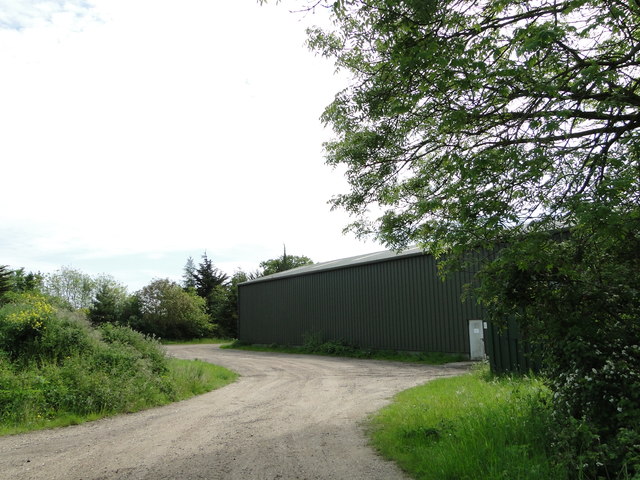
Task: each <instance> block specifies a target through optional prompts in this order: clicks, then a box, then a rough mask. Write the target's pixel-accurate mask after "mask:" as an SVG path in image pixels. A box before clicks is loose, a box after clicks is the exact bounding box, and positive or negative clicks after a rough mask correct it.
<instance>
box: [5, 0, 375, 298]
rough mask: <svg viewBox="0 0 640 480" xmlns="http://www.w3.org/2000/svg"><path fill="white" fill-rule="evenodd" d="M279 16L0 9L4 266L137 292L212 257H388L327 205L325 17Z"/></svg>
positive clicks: (167, 5)
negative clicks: (348, 229) (317, 33)
mask: <svg viewBox="0 0 640 480" xmlns="http://www.w3.org/2000/svg"><path fill="white" fill-rule="evenodd" d="M273 3H274V2H272V4H269V5H266V6H262V7H261V6H259V5H258V3H257V0H232V1H225V2H219V1H213V0H181V1H180V2H176V1H168V0H91V1H88V0H87V1H84V0H0V66H1V69H2V70H1V72H2V74H1V75H0V182H1V183H0V184H1V188H0V191H1V192H2V207H0V264H8V265H10V266H11V267H12V268H19V267H24V268H26V269H27V270H31V271H42V272H45V273H46V272H51V271H54V270H57V269H58V268H60V267H61V266H63V265H64V266H71V267H74V268H78V269H80V270H82V271H84V272H86V273H89V274H92V275H97V274H101V273H106V274H110V275H113V276H114V277H115V278H116V280H118V281H120V282H122V283H124V284H125V285H128V286H129V289H130V290H131V291H134V290H137V289H139V288H141V287H142V286H144V285H146V284H147V283H149V282H150V281H151V280H152V279H153V278H164V277H169V278H172V279H176V280H179V279H180V277H181V275H182V269H183V267H184V264H185V262H186V260H187V257H189V256H192V257H193V258H194V259H195V260H196V262H198V261H199V260H200V256H201V254H202V252H203V251H205V250H206V251H207V254H208V255H209V257H210V258H211V259H212V260H213V262H214V263H215V265H216V266H217V267H218V268H220V269H222V270H223V271H225V272H227V273H228V274H232V273H233V271H234V270H235V269H237V268H243V269H245V270H253V269H255V268H257V266H258V264H259V262H260V261H262V260H266V259H269V258H275V257H277V256H279V255H281V253H282V245H283V243H286V246H287V252H288V253H289V254H293V255H307V256H309V257H311V258H312V259H313V260H314V261H327V260H333V259H337V258H343V257H348V256H351V255H357V254H361V253H367V252H372V251H377V250H380V249H381V247H380V246H379V245H376V244H374V243H363V242H361V241H358V240H356V239H355V238H353V237H351V236H343V235H342V233H341V231H342V228H343V227H344V226H345V225H346V224H347V223H348V217H347V216H346V215H345V214H344V213H342V212H330V207H329V205H328V204H327V201H328V200H329V199H330V198H331V197H332V196H333V195H335V194H337V193H340V192H344V191H346V189H347V186H346V182H345V181H344V179H343V178H342V174H341V173H340V172H338V171H334V170H332V169H331V168H329V167H328V166H326V165H325V164H324V158H323V153H322V146H321V144H322V142H323V141H325V140H328V139H329V138H330V137H331V132H330V130H328V129H326V130H325V129H323V127H322V124H321V123H320V121H319V119H318V118H319V116H320V114H321V113H322V110H323V108H324V107H325V106H326V105H327V104H328V103H330V102H331V100H332V99H333V96H334V94H335V93H336V92H338V91H339V90H340V89H341V88H342V87H344V86H345V85H346V81H345V80H344V77H343V78H342V79H341V78H340V77H339V76H336V75H334V67H333V65H332V64H331V63H330V62H329V61H328V60H325V59H322V58H320V57H318V56H316V55H314V54H313V53H312V52H310V51H309V50H308V49H307V48H306V47H305V46H304V42H305V39H306V36H305V32H304V30H305V27H306V26H307V25H310V24H313V23H322V21H323V17H322V13H321V12H318V13H316V14H315V15H307V16H306V17H305V16H303V15H300V14H292V13H289V10H290V9H291V8H295V7H296V6H299V5H300V4H301V3H300V2H295V1H294V2H288V3H287V2H284V4H282V3H281V4H280V5H274V4H273Z"/></svg>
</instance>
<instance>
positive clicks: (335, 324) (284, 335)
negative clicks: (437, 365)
mask: <svg viewBox="0 0 640 480" xmlns="http://www.w3.org/2000/svg"><path fill="white" fill-rule="evenodd" d="M471 276H472V274H471V273H469V272H461V273H458V274H455V275H452V276H451V278H449V279H448V280H447V281H445V282H443V281H442V280H441V279H440V278H439V277H438V274H437V270H436V262H435V260H434V258H433V257H432V256H431V255H427V254H425V253H423V252H422V250H420V249H418V248H413V249H409V250H405V251H403V252H401V253H395V252H392V251H383V252H378V253H372V254H368V255H359V256H356V257H351V258H346V259H342V260H335V261H332V262H325V263H319V264H315V265H309V266H305V267H299V268H296V269H293V270H288V271H286V272H281V273H277V274H274V275H269V276H266V277H261V278H258V279H255V280H251V281H249V282H245V283H242V284H240V286H239V300H238V305H239V324H238V331H239V333H238V338H239V340H241V341H244V342H248V343H253V344H272V343H276V344H281V345H302V343H303V339H304V337H305V335H309V334H314V335H320V336H321V337H323V339H324V340H343V341H346V342H349V343H352V344H355V345H358V346H360V347H363V348H374V349H389V350H400V351H416V352H425V351H427V352H445V353H454V354H463V355H466V356H468V357H470V358H480V357H481V356H483V355H484V345H483V341H482V337H483V330H484V329H483V322H482V310H481V308H480V307H479V306H478V305H477V304H476V303H475V302H474V301H471V300H468V301H466V302H462V300H461V295H462V289H463V285H464V284H465V283H468V282H470V281H471Z"/></svg>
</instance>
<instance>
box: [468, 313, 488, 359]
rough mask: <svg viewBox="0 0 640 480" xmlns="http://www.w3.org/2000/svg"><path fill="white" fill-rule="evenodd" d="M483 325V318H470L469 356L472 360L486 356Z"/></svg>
mask: <svg viewBox="0 0 640 480" xmlns="http://www.w3.org/2000/svg"><path fill="white" fill-rule="evenodd" d="M483 327H484V325H483V322H482V320H469V356H470V358H471V360H482V359H483V358H484V357H485V351H484V328H483Z"/></svg>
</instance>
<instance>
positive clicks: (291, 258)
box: [260, 247, 313, 276]
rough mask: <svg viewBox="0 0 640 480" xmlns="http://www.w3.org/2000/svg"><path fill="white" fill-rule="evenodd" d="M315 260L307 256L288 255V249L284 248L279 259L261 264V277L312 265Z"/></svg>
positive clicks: (272, 259)
mask: <svg viewBox="0 0 640 480" xmlns="http://www.w3.org/2000/svg"><path fill="white" fill-rule="evenodd" d="M312 263H313V260H311V259H310V258H309V257H307V256H305V255H287V247H284V249H283V252H282V255H281V256H279V257H278V258H271V259H269V260H265V261H263V262H260V268H261V269H262V271H261V272H260V276H265V275H272V274H274V273H278V272H284V271H286V270H291V269H292V268H297V267H303V266H304V265H311V264H312Z"/></svg>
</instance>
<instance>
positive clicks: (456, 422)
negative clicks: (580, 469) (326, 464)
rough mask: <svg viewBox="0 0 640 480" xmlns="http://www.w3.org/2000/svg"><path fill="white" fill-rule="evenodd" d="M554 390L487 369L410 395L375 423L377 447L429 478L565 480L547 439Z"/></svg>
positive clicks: (373, 431)
mask: <svg viewBox="0 0 640 480" xmlns="http://www.w3.org/2000/svg"><path fill="white" fill-rule="evenodd" d="M548 397H549V391H548V390H547V389H546V388H545V386H544V385H543V384H542V382H541V381H539V380H537V379H533V378H517V379H515V378H500V379H495V378H491V377H490V376H488V375H487V374H486V370H485V371H477V372H475V373H474V374H472V375H464V376H461V377H454V378H447V379H438V380H433V381H431V382H429V383H427V384H425V385H422V386H419V387H415V388H412V389H409V390H406V391H404V392H402V393H400V394H398V395H397V396H396V397H395V398H394V402H393V403H392V404H391V405H389V406H388V407H386V408H384V409H382V410H381V411H379V412H378V413H377V414H376V415H375V416H374V417H373V418H372V419H371V423H370V435H371V439H372V443H373V445H374V446H375V447H376V448H377V449H378V450H379V451H380V452H381V453H382V454H383V455H384V456H385V457H387V458H390V459H393V460H395V461H397V462H398V463H399V464H400V466H401V467H402V468H403V469H404V470H406V471H407V472H409V473H410V474H411V476H412V477H413V478H416V479H421V480H431V479H433V480H442V479H469V480H471V479H483V480H498V479H500V480H502V479H510V480H511V479H512V480H525V479H531V480H542V479H545V480H565V479H567V480H568V478H570V477H569V475H567V473H568V472H567V471H566V470H564V469H563V468H562V467H558V466H554V464H553V462H552V460H551V458H552V451H551V449H550V448H549V439H548V437H547V433H548V430H549V429H548V426H549V423H550V422H551V421H552V417H551V412H550V411H549V409H548V408H547V407H546V400H547V399H548Z"/></svg>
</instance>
